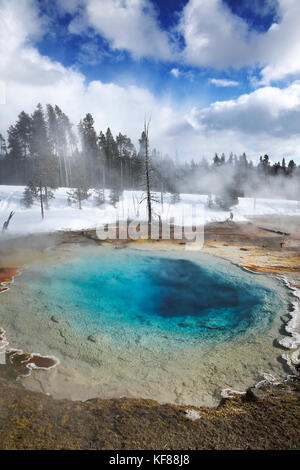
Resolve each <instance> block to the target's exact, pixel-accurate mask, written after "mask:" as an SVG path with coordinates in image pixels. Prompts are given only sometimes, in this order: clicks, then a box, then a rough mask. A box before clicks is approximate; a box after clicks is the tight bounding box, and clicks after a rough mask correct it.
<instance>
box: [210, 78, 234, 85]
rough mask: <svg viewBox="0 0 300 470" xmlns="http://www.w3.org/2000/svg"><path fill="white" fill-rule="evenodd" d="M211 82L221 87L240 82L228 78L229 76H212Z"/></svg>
mask: <svg viewBox="0 0 300 470" xmlns="http://www.w3.org/2000/svg"><path fill="white" fill-rule="evenodd" d="M210 83H212V84H213V85H216V86H220V87H231V86H238V84H239V82H236V81H235V80H228V79H227V78H211V79H210Z"/></svg>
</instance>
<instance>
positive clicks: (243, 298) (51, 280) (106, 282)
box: [31, 250, 282, 339]
mask: <svg viewBox="0 0 300 470" xmlns="http://www.w3.org/2000/svg"><path fill="white" fill-rule="evenodd" d="M263 279H264V277H262V278H260V276H255V275H253V274H250V273H247V272H245V271H243V270H241V269H240V268H238V267H235V266H232V265H231V264H230V263H226V262H220V261H219V262H218V261H215V260H214V259H213V258H212V257H210V258H204V259H203V260H202V261H201V260H200V261H199V260H198V261H197V262H194V261H193V260H191V259H185V258H175V257H168V256H158V255H152V254H150V255H149V254H147V253H143V252H141V253H137V252H134V251H133V250H132V251H131V250H111V251H109V252H99V254H95V255H93V256H90V255H89V256H78V257H74V258H71V259H69V260H68V261H66V262H64V263H62V264H58V265H56V266H52V267H51V268H48V269H47V270H46V271H45V272H44V273H43V275H42V276H41V277H39V278H38V279H36V281H35V283H34V284H31V285H33V286H34V287H33V288H34V289H35V290H36V295H38V296H39V297H40V298H41V299H42V300H43V301H44V302H45V303H46V305H47V308H46V310H51V312H54V313H57V314H59V315H63V316H64V317H66V318H67V319H69V320H70V321H71V322H72V323H73V325H74V326H76V327H78V329H79V330H80V331H82V332H83V333H84V334H88V333H93V332H102V331H104V330H105V331H110V332H113V331H117V330H118V331H120V328H123V329H124V331H127V332H128V331H129V330H132V331H133V330H134V331H135V332H136V331H138V332H143V333H145V332H146V333H147V331H148V332H149V334H150V333H152V332H158V331H164V332H167V333H168V334H176V335H184V336H189V335H192V336H193V337H197V338H204V339H205V338H208V339H209V338H224V339H228V338H232V337H233V336H236V335H238V334H246V333H247V332H249V331H251V329H252V330H253V329H255V328H258V327H259V328H265V327H267V325H268V324H269V323H270V322H271V321H272V319H273V316H274V314H275V312H276V310H277V308H281V307H282V305H280V303H281V300H280V298H277V297H276V293H275V291H274V290H273V289H271V288H270V287H269V286H268V284H267V283H266V282H263Z"/></svg>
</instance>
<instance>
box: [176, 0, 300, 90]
mask: <svg viewBox="0 0 300 470" xmlns="http://www.w3.org/2000/svg"><path fill="white" fill-rule="evenodd" d="M278 16H279V17H280V21H279V22H278V24H277V23H276V24H273V25H272V26H271V27H270V29H269V30H268V31H267V32H265V33H260V32H257V31H254V30H252V31H250V30H249V26H248V24H247V23H246V22H245V21H244V20H243V19H241V18H240V17H238V16H236V15H234V14H233V13H232V12H231V11H230V9H229V8H228V7H227V5H226V4H225V3H224V2H223V1H222V0H189V2H188V3H187V5H186V6H185V8H184V9H183V12H182V15H181V19H180V23H179V30H180V32H181V34H182V35H183V37H184V39H185V44H186V45H185V48H184V50H183V52H182V60H183V61H184V62H186V63H189V64H192V65H194V66H205V67H214V68H216V69H222V68H226V67H235V68H240V67H243V66H260V67H261V69H262V70H261V77H262V82H263V83H265V84H268V83H270V82H271V81H273V80H281V79H283V78H285V77H286V76H288V75H291V74H299V73H300V54H299V43H300V28H299V17H300V2H299V0H278Z"/></svg>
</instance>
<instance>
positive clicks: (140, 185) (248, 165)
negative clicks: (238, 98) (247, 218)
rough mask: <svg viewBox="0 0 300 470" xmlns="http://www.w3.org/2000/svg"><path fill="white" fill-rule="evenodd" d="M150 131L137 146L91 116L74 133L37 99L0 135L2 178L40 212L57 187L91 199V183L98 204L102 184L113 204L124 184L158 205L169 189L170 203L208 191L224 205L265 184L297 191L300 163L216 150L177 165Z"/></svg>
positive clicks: (56, 111)
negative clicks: (154, 144) (156, 198)
mask: <svg viewBox="0 0 300 470" xmlns="http://www.w3.org/2000/svg"><path fill="white" fill-rule="evenodd" d="M148 130H149V129H148V126H147V125H145V126H144V130H143V132H142V135H141V138H140V140H139V147H138V148H136V147H135V146H134V144H133V143H132V141H131V139H130V138H129V137H128V136H126V135H124V134H122V133H119V134H118V135H117V136H113V134H112V132H111V130H110V128H108V129H107V130H106V132H102V131H100V132H98V131H97V130H96V129H95V125H94V120H93V117H92V115H91V114H87V115H86V116H85V117H84V118H83V119H82V120H81V121H80V123H79V125H78V132H75V131H74V126H73V125H72V123H71V122H70V119H69V118H68V116H67V115H66V114H65V113H64V112H63V111H62V110H61V109H60V108H59V107H58V106H54V107H53V106H52V105H50V104H48V105H47V106H46V108H45V109H44V108H43V107H42V106H41V105H40V104H38V105H37V107H36V109H35V110H34V112H33V113H32V114H31V115H29V114H27V113H25V112H24V111H22V112H21V113H20V114H19V116H18V118H17V121H16V123H15V124H14V125H11V126H10V127H9V129H8V131H7V139H5V138H4V137H3V136H2V135H1V134H0V184H11V185H26V190H25V193H24V204H25V205H27V206H28V207H29V206H30V205H31V204H32V202H33V201H34V200H35V199H36V200H38V201H39V203H40V205H41V212H42V214H43V212H44V208H47V206H48V204H49V200H50V199H51V198H53V196H54V194H53V192H54V190H55V189H56V188H58V187H68V188H72V189H70V191H69V201H70V203H72V201H76V202H78V203H79V207H81V201H82V200H84V199H86V198H88V197H89V196H88V195H89V192H88V190H89V188H95V190H96V198H97V200H98V203H99V204H101V203H102V202H104V199H105V193H104V189H110V199H111V202H112V203H113V204H115V203H116V202H117V201H118V200H119V197H120V194H121V193H122V192H123V191H124V190H129V189H135V190H143V189H144V190H145V191H146V193H147V196H148V198H147V201H148V203H149V198H150V199H151V197H152V191H153V192H156V193H160V195H161V196H160V198H161V202H162V203H163V198H164V194H165V193H166V192H168V193H171V194H172V201H173V202H174V203H176V202H178V201H179V199H180V193H198V194H210V193H213V194H215V195H217V200H218V201H219V202H220V205H222V202H223V203H224V206H229V205H231V203H234V201H235V200H236V199H237V197H239V196H244V195H246V196H256V195H259V194H260V193H261V190H262V189H263V188H265V187H266V185H268V187H270V188H273V190H274V191H273V192H274V193H275V194H276V191H277V189H278V194H279V195H280V194H281V192H282V191H283V190H282V187H283V186H285V187H287V188H288V187H289V185H290V186H291V187H292V186H293V190H292V191H291V194H289V193H288V194H284V196H285V197H294V198H299V197H300V194H299V187H300V185H299V184H298V183H299V182H300V167H299V166H298V167H297V165H296V164H295V162H294V161H293V160H290V161H289V162H287V161H286V160H285V158H283V159H282V161H281V162H276V163H275V164H274V163H271V161H270V158H269V156H268V155H265V156H264V157H260V160H259V163H258V164H256V165H254V164H253V162H252V161H249V160H248V158H247V156H246V155H245V154H243V155H241V156H238V157H237V156H236V155H233V154H231V155H229V156H228V157H227V158H226V156H225V155H224V154H222V155H221V156H219V155H217V154H216V155H215V156H214V158H213V161H212V162H208V161H207V160H205V159H203V160H201V161H199V162H197V163H196V162H195V161H194V160H191V161H190V162H185V163H182V162H181V163H179V162H175V161H174V160H173V159H172V158H170V157H168V156H166V155H162V154H161V153H159V152H158V151H157V150H155V149H151V147H150V143H149V136H148ZM77 136H78V137H77ZM295 181H296V184H294V183H295ZM291 182H293V185H292V183H291ZM294 187H295V188H294ZM297 188H298V190H297ZM280 191H281V192H280ZM297 191H298V192H297ZM149 211H150V212H151V208H149V210H148V212H149Z"/></svg>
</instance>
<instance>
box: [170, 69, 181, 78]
mask: <svg viewBox="0 0 300 470" xmlns="http://www.w3.org/2000/svg"><path fill="white" fill-rule="evenodd" d="M170 74H171V75H173V76H174V77H175V78H178V77H179V75H180V70H179V69H176V68H174V69H172V70H170Z"/></svg>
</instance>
